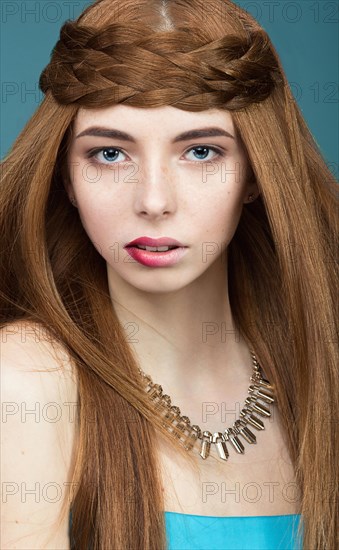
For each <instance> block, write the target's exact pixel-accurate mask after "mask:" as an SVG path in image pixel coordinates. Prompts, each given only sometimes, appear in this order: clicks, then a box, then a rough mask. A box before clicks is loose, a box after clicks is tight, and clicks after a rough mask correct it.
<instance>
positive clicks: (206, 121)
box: [74, 104, 235, 136]
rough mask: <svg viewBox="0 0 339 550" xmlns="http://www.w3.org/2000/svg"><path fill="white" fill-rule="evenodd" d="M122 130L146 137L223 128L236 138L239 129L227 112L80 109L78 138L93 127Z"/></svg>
mask: <svg viewBox="0 0 339 550" xmlns="http://www.w3.org/2000/svg"><path fill="white" fill-rule="evenodd" d="M93 125H96V126H106V127H107V126H112V127H117V126H119V127H120V129H121V130H123V129H124V128H123V127H125V128H127V126H128V129H129V131H130V132H133V133H134V134H135V135H137V134H138V135H139V134H140V135H145V134H148V131H149V130H150V129H152V130H153V131H154V130H155V131H156V132H157V135H158V136H159V135H161V134H164V135H175V134H177V133H179V131H181V130H185V129H190V128H200V127H203V126H207V125H208V126H211V125H213V126H221V127H222V128H224V129H225V130H227V131H229V132H230V133H232V134H233V135H234V133H235V127H234V124H233V120H232V116H231V114H230V112H228V111H226V110H223V109H208V110H206V111H199V112H192V111H183V110H181V109H177V108H175V107H172V106H164V107H155V108H140V107H131V106H129V105H121V104H119V105H113V106H110V107H105V108H100V109H84V108H80V109H79V111H78V113H77V116H76V118H75V120H74V130H75V134H76V135H77V134H78V133H79V132H82V131H83V130H85V129H86V128H88V127H89V126H93Z"/></svg>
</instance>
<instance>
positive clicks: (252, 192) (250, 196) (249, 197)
mask: <svg viewBox="0 0 339 550" xmlns="http://www.w3.org/2000/svg"><path fill="white" fill-rule="evenodd" d="M259 195H260V191H259V189H258V186H257V184H256V183H254V184H253V185H251V186H249V188H248V189H247V192H246V195H245V199H244V204H247V203H249V202H254V201H255V200H256V199H257V198H258V197H259Z"/></svg>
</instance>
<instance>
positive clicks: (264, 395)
mask: <svg viewBox="0 0 339 550" xmlns="http://www.w3.org/2000/svg"><path fill="white" fill-rule="evenodd" d="M248 391H249V393H250V394H251V395H253V394H254V393H255V391H256V392H257V398H258V399H259V398H260V399H261V400H262V401H265V402H266V403H268V404H271V403H274V401H275V399H274V397H273V395H272V394H271V393H269V392H268V391H264V390H262V389H261V388H260V386H258V385H257V384H254V385H251V386H250V387H249V388H248Z"/></svg>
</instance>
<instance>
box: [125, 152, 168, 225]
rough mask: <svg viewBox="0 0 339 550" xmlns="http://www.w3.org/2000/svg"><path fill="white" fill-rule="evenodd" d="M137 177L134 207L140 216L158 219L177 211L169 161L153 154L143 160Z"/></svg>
mask: <svg viewBox="0 0 339 550" xmlns="http://www.w3.org/2000/svg"><path fill="white" fill-rule="evenodd" d="M136 177H137V180H138V183H137V185H136V188H135V189H136V191H135V200H134V207H135V211H136V213H137V214H138V215H139V216H143V217H147V218H150V219H157V218H162V217H164V216H165V215H169V214H171V213H172V214H173V213H174V212H175V209H176V189H175V185H174V177H173V172H172V170H171V168H170V166H169V164H168V162H167V161H165V160H164V159H163V158H162V159H159V157H156V158H155V156H154V155H153V157H152V158H150V159H148V160H147V161H146V160H145V161H144V162H143V165H142V167H141V168H140V170H139V171H138V172H137V174H136Z"/></svg>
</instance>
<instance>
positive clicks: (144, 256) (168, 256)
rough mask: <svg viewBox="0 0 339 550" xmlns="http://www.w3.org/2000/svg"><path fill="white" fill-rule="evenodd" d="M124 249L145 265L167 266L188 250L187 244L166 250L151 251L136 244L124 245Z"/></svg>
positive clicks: (178, 259)
mask: <svg viewBox="0 0 339 550" xmlns="http://www.w3.org/2000/svg"><path fill="white" fill-rule="evenodd" d="M164 246H165V245H164ZM125 249H126V252H127V254H129V256H131V258H133V259H134V260H136V261H137V262H138V263H139V264H142V265H145V266H147V267H168V266H171V265H174V264H176V263H178V262H179V261H180V260H181V258H182V257H183V256H184V255H185V254H186V253H187V252H188V247H187V246H185V247H182V246H180V247H178V248H173V249H172V250H167V252H152V251H150V250H142V249H141V248H137V247H136V246H129V247H127V248H126V247H125Z"/></svg>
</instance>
